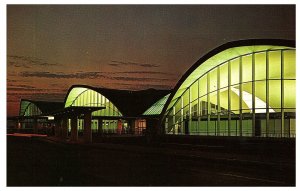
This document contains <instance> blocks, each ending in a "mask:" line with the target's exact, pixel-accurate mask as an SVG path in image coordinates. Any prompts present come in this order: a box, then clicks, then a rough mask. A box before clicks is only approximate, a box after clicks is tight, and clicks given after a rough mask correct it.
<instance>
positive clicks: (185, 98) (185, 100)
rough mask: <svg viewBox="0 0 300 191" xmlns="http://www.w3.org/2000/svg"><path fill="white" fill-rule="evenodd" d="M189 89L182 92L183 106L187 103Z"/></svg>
mask: <svg viewBox="0 0 300 191" xmlns="http://www.w3.org/2000/svg"><path fill="white" fill-rule="evenodd" d="M189 92H190V91H189V89H187V90H186V91H185V92H184V94H183V96H182V98H183V107H185V106H186V105H188V104H189V99H190V98H189V96H190V93H189Z"/></svg>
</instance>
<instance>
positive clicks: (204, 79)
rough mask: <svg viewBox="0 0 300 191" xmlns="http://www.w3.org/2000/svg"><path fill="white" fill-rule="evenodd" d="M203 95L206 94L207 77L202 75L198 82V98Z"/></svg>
mask: <svg viewBox="0 0 300 191" xmlns="http://www.w3.org/2000/svg"><path fill="white" fill-rule="evenodd" d="M205 94H207V75H204V76H203V77H202V78H200V81H199V97H201V96H203V95H205Z"/></svg>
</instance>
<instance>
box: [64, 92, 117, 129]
mask: <svg viewBox="0 0 300 191" xmlns="http://www.w3.org/2000/svg"><path fill="white" fill-rule="evenodd" d="M76 106H77V107H105V109H101V110H98V111H94V112H92V116H94V117H99V116H101V117H103V119H105V117H118V116H122V114H121V112H120V111H119V110H118V109H117V107H116V106H115V105H114V104H113V103H112V102H111V101H110V100H109V99H107V98H106V97H105V96H103V95H101V94H100V93H98V92H96V91H94V90H91V89H88V88H82V87H76V88H73V89H72V90H71V91H70V93H69V95H68V98H67V100H66V104H65V107H76ZM83 121H84V120H83V119H78V121H77V124H78V131H79V132H82V131H83V128H84V127H83V126H84V122H83ZM117 122H118V120H112V119H109V120H102V130H103V133H116V132H117V128H118V123H117ZM70 123H71V121H70V120H69V131H70V129H71V126H70ZM98 123H99V121H98V119H93V120H92V123H91V126H92V127H91V128H92V131H93V132H97V131H98V126H99V125H98Z"/></svg>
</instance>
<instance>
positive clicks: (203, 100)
mask: <svg viewBox="0 0 300 191" xmlns="http://www.w3.org/2000/svg"><path fill="white" fill-rule="evenodd" d="M199 104H200V114H201V116H203V115H207V96H203V97H201V98H199Z"/></svg>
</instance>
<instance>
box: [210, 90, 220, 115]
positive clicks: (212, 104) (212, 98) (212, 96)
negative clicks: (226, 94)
mask: <svg viewBox="0 0 300 191" xmlns="http://www.w3.org/2000/svg"><path fill="white" fill-rule="evenodd" d="M209 96H210V113H211V114H212V115H217V114H218V108H217V92H216V91H215V92H212V93H210V94H209Z"/></svg>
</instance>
